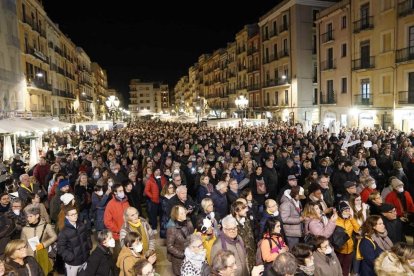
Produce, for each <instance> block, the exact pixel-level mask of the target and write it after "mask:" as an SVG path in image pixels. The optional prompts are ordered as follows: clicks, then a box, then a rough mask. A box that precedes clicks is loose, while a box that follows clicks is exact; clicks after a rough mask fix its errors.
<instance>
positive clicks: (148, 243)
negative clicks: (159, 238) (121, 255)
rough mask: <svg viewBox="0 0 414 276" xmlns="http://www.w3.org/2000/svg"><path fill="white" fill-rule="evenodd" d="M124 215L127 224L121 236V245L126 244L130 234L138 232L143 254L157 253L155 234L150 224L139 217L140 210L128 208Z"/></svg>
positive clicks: (124, 225)
mask: <svg viewBox="0 0 414 276" xmlns="http://www.w3.org/2000/svg"><path fill="white" fill-rule="evenodd" d="M123 215H124V221H125V222H124V224H123V225H122V228H121V232H120V234H119V240H120V242H121V244H124V238H125V236H126V235H127V234H128V233H129V232H136V233H138V234H139V236H140V237H141V242H142V245H143V254H147V252H148V251H153V252H155V238H156V237H155V233H154V231H153V230H152V228H151V226H150V225H149V223H148V222H147V221H146V220H145V219H144V218H142V217H140V216H139V213H138V210H137V209H136V208H134V207H128V208H126V209H125V211H124V213H123Z"/></svg>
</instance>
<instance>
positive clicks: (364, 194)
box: [359, 187, 377, 203]
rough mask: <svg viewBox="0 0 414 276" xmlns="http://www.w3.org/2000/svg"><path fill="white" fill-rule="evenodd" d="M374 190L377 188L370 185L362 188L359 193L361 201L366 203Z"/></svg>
mask: <svg viewBox="0 0 414 276" xmlns="http://www.w3.org/2000/svg"><path fill="white" fill-rule="evenodd" d="M376 191H377V190H373V189H371V188H370V187H366V188H365V189H363V190H362V191H361V193H360V194H359V195H360V196H361V199H362V202H364V203H367V201H368V198H369V195H370V194H372V193H373V192H376Z"/></svg>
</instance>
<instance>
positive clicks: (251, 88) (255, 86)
mask: <svg viewBox="0 0 414 276" xmlns="http://www.w3.org/2000/svg"><path fill="white" fill-rule="evenodd" d="M259 89H260V84H258V83H255V84H250V85H248V86H247V91H255V90H259Z"/></svg>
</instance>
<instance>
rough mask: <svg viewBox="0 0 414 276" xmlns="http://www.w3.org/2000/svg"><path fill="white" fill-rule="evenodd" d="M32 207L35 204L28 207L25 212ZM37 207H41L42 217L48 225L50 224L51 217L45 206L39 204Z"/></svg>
mask: <svg viewBox="0 0 414 276" xmlns="http://www.w3.org/2000/svg"><path fill="white" fill-rule="evenodd" d="M30 206H33V204H30V205H27V206H26V207H25V208H24V211H26V209H28V208H30ZM37 207H39V209H40V217H41V218H44V219H45V221H46V223H50V217H49V214H48V213H47V210H46V207H45V205H44V204H43V203H39V205H37Z"/></svg>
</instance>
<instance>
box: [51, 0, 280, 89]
mask: <svg viewBox="0 0 414 276" xmlns="http://www.w3.org/2000/svg"><path fill="white" fill-rule="evenodd" d="M279 2H280V0H259V1H254V3H253V1H250V3H249V2H247V3H249V4H245V3H246V2H240V1H234V0H221V1H218V0H210V1H202V2H200V1H192V2H187V1H185V3H184V1H153V0H145V1H102V0H101V1H95V0H82V1H80V0H72V1H56V0H43V4H44V8H45V10H46V13H47V14H48V16H49V17H50V18H51V19H52V21H54V22H55V23H58V24H59V26H60V29H61V30H62V31H63V33H65V34H66V35H68V36H69V37H70V38H71V39H72V41H73V42H74V43H75V44H76V45H77V46H80V47H82V48H83V49H84V50H85V51H86V53H87V54H88V55H89V57H90V58H91V60H92V61H95V62H98V63H99V64H100V65H101V66H102V67H103V68H104V69H106V70H107V72H108V82H109V87H111V88H115V89H117V90H118V91H120V92H122V93H123V94H124V95H128V84H129V80H130V79H132V78H139V79H141V80H144V81H163V82H164V83H168V84H169V85H170V88H172V87H173V86H174V85H175V84H176V83H177V81H178V79H179V78H180V77H181V76H183V75H186V74H188V68H189V67H190V66H191V65H192V64H193V63H195V62H196V61H197V59H198V57H199V56H200V55H201V54H203V53H211V52H212V51H214V50H216V49H218V48H221V47H225V46H226V43H227V42H229V41H233V40H234V37H235V34H236V33H237V32H238V31H239V30H241V29H242V28H243V26H244V25H245V24H251V23H254V22H257V21H258V19H259V17H260V16H262V15H264V14H265V13H266V12H267V11H269V10H270V9H271V8H272V7H274V6H275V5H276V4H277V3H279Z"/></svg>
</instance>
